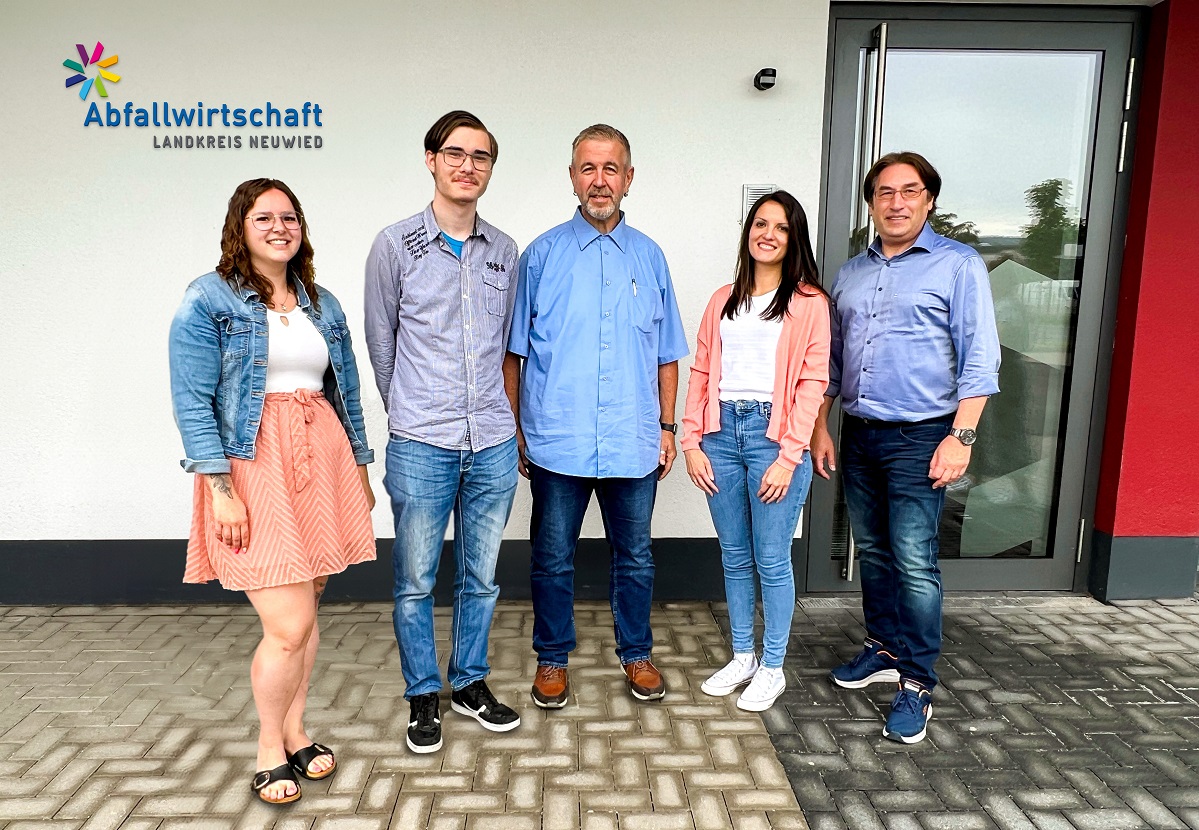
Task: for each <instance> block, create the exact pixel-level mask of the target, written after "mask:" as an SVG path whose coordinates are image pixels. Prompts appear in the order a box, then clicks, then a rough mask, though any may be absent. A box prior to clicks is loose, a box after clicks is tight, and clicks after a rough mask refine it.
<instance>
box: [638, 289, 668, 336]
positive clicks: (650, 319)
mask: <svg viewBox="0 0 1199 830" xmlns="http://www.w3.org/2000/svg"><path fill="white" fill-rule="evenodd" d="M634 285H636V283H634ZM632 299H633V325H635V326H636V327H637V328H638V329H640V330H641V331H642V332H644V333H645V334H652V333H653V331H654V329H655V328H656V327H657V325H658V321H659V320H661V319H662V296H661V295H660V294H659V293H658V290H657V289H656V288H654V287H653V286H652V284H651V285H648V286H637V289H636V290H635V291H634V293H633V298H632Z"/></svg>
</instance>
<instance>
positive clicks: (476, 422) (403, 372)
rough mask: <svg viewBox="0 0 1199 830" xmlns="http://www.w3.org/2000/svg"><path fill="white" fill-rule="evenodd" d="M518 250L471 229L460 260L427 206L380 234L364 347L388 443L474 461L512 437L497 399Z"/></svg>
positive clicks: (504, 406)
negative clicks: (398, 441)
mask: <svg viewBox="0 0 1199 830" xmlns="http://www.w3.org/2000/svg"><path fill="white" fill-rule="evenodd" d="M515 271H516V243H515V242H514V241H513V240H512V238H511V237H510V236H508V235H507V234H505V233H502V232H501V231H499V230H497V229H496V228H494V227H493V226H492V225H490V224H488V223H487V222H484V221H483V220H482V219H481V218H476V220H475V230H474V233H472V234H471V235H470V237H469V238H468V239H467V240H466V243H465V245H464V246H463V248H462V258H461V259H459V258H458V257H456V256H454V252H453V251H452V250H451V249H450V246H449V245H448V244H447V243H446V241H445V239H444V238H443V237H442V236H441V229H440V228H439V227H438V225H437V220H436V218H434V216H433V206H432V205H429V207H427V208H425V210H424V211H423V212H421V213H418V214H416V215H415V216H412V217H409V218H408V219H405V220H404V221H402V222H397V223H396V224H394V225H391V226H389V227H386V228H384V229H383V230H382V231H380V232H379V235H378V236H377V237H375V244H374V245H373V246H371V252H370V257H369V258H368V259H367V261H366V318H365V322H366V345H367V349H368V350H369V351H370V357H371V365H372V366H373V367H374V370H375V383H376V384H377V385H378V387H379V393H380V394H381V395H382V396H383V405H384V406H385V407H386V408H387V421H388V429H389V430H390V431H391V433H392V434H393V435H398V436H400V437H401V438H410V439H412V440H414V441H420V442H422V443H425V444H432V445H433V446H435V447H442V448H444V449H451V450H465V449H469V450H473V451H476V452H477V451H479V450H484V449H487V448H488V447H494V446H496V445H497V444H500V443H503V442H504V441H506V440H508V439H509V438H511V437H512V436H513V435H515V434H516V419H515V418H513V417H512V407H511V406H510V405H509V403H508V396H507V395H506V394H505V393H504V375H503V368H502V367H503V362H504V352H505V348H506V344H507V341H508V329H509V327H510V326H511V324H512V302H513V295H514V291H513V289H514V288H515V282H514V281H513V279H512V276H513V274H514V272H515Z"/></svg>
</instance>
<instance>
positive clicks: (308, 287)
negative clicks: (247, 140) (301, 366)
mask: <svg viewBox="0 0 1199 830" xmlns="http://www.w3.org/2000/svg"><path fill="white" fill-rule="evenodd" d="M268 190H279V191H282V193H283V194H284V195H285V196H287V198H288V199H290V200H291V206H292V207H293V208H294V209H295V211H296V216H298V217H300V250H299V251H297V252H296V255H295V256H294V257H292V258H291V260H290V261H289V262H288V263H287V276H288V278H290V279H292V280H294V281H295V282H297V283H298V284H300V285H302V286H304V291H305V293H307V294H308V299H309V301H310V302H311V303H312V307H313V309H314V310H315V311H316V312H317V313H318V314H319V313H320V310H321V307H320V303H319V301H318V300H317V296H316V269H315V268H313V266H312V243H311V242H309V241H308V221H307V220H306V219H305V218H304V210H303V208H301V207H300V200H299V199H297V198H296V194H294V193H292V192H291V188H290V187H288V186H287V185H285V184H284V183H283V182H281V181H279V180H278V179H250V180H249V181H245V182H242V183H241V184H239V185H238V186H237V190H234V191H233V195H232V196H230V197H229V210H228V211H227V212H226V213H225V227H224V229H223V230H222V231H221V261H220V262H218V263H217V266H216V272H217V273H218V274H220V275H221V276H222V277H224V278H225V281H226V282H228V283H229V284H230V285H232V286H234V287H241V288H248V289H250V290H251V291H253V292H254V293H255V294H257V295H258V298H259V299H260V300H262V301H263V302H266V301H267V300H268V299H269V298H270V296H271V291H272V289H273V286H272V285H271V281H270V280H268V279H267V278H266V277H264V276H263V275H262V274H259V273H258V272H257V271H255V270H254V266H253V265H252V264H251V263H250V249H249V248H248V247H247V246H246V216H247V215H249V213H250V208H252V207H254V203H255V202H256V201H258V197H259V196H261V195H262V194H263V193H266V192H267V191H268Z"/></svg>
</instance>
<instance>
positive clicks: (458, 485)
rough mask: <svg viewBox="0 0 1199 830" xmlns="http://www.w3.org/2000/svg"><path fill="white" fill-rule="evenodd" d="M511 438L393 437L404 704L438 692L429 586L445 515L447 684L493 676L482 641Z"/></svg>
mask: <svg viewBox="0 0 1199 830" xmlns="http://www.w3.org/2000/svg"><path fill="white" fill-rule="evenodd" d="M516 458H517V456H516V438H515V436H514V437H512V438H510V439H508V440H507V441H505V442H504V443H502V444H500V445H498V446H495V447H490V448H489V449H485V450H481V451H480V452H477V453H476V452H471V451H470V450H446V449H442V448H440V447H434V446H431V445H429V444H424V443H421V442H420V441H412V440H409V439H407V438H397V437H396V436H394V435H393V436H392V437H391V440H390V441H388V443H387V475H386V477H385V478H384V479H383V484H384V486H385V487H386V488H387V493H388V495H389V496H391V511H392V514H393V515H394V517H395V528H396V540H395V547H394V548H392V554H391V563H392V568H393V569H394V571H395V589H394V595H395V611H394V613H393V615H392V621H393V623H394V625H395V634H396V642H398V643H399V645H400V669H401V670H402V671H403V673H404V682H405V683H406V684H407V689H406V690H405V692H404V697H406V698H412V697H415V696H416V695H423V694H426V693H428V692H436V691H438V690H439V689H441V673H440V672H439V671H438V669H437V647H436V646H435V645H434V643H433V583H434V581H435V579H436V578H437V565H438V563H439V562H440V561H441V547H442V543H443V542H444V541H445V531H446V526H447V525H448V524H449V519H450V511H453V513H454V561H455V564H456V569H455V571H454V616H453V622H452V628H451V632H450V643H451V649H452V651H451V653H450V666H449V680H450V686H451V687H452V688H453V689H461V688H462V687H463V686H468V685H470V684H471V683H474V682H475V681H476V680H481V679H483V678H484V677H486V676H487V674H488V673H489V672H490V671H491V667H490V666H489V665H488V663H487V640H488V635H489V634H490V632H491V616H492V613H493V612H494V611H495V601H496V599H497V598H498V597H499V594H500V589H499V586H497V585H496V584H495V563H496V559H497V558H499V552H500V540H501V539H502V538H503V534H504V525H506V524H507V523H508V515H509V513H511V512H512V499H513V496H514V495H515V493H516V480H517V472H516Z"/></svg>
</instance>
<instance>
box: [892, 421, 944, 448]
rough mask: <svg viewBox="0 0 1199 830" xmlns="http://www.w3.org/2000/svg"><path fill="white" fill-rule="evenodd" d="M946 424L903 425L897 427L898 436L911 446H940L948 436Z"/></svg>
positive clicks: (937, 422)
mask: <svg viewBox="0 0 1199 830" xmlns="http://www.w3.org/2000/svg"><path fill="white" fill-rule="evenodd" d="M949 427H950V425H949V424H948V423H944V422H939V421H934V422H932V423H923V424H905V425H903V426H901V427H899V434H900V436H901V437H902V438H904V439H905V440H906V441H909V442H911V443H913V444H940V443H941V442H942V441H944V440H945V436H947V435H949Z"/></svg>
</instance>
